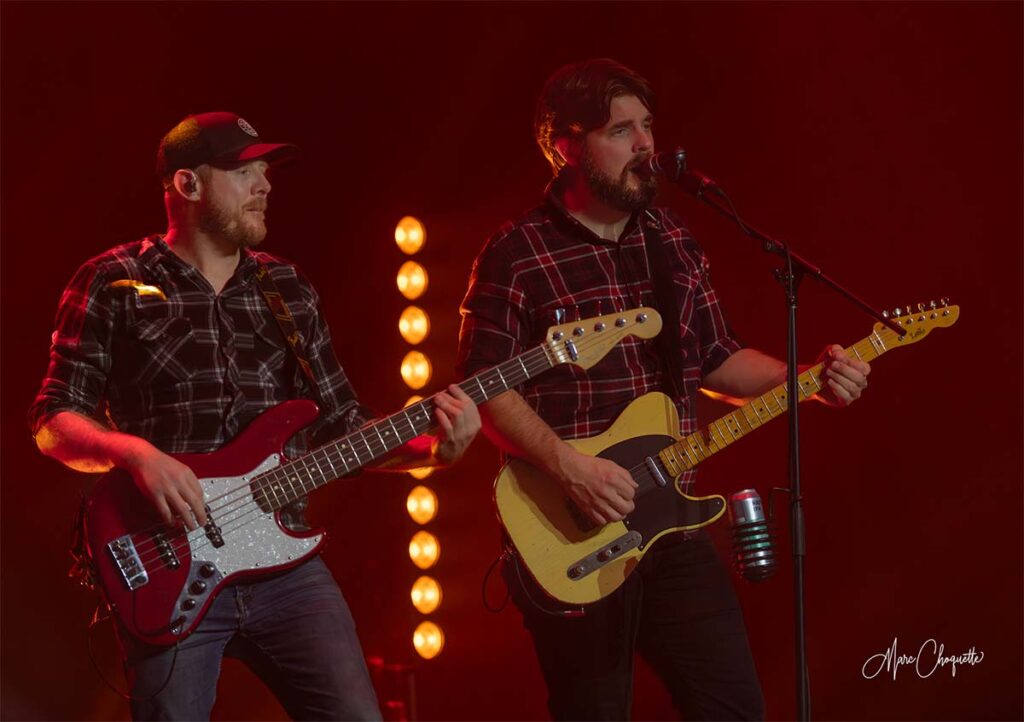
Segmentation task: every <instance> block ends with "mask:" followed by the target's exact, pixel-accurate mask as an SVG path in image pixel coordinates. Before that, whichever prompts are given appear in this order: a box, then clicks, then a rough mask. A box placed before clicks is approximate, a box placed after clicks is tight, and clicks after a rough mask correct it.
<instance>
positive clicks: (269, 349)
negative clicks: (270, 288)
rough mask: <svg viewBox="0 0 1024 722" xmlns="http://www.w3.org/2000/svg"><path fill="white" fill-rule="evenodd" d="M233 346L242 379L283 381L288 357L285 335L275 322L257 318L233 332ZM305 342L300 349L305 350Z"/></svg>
mask: <svg viewBox="0 0 1024 722" xmlns="http://www.w3.org/2000/svg"><path fill="white" fill-rule="evenodd" d="M235 347H236V348H237V349H238V351H239V355H238V361H239V366H240V370H241V371H242V374H243V377H244V379H246V380H248V381H249V382H250V383H256V384H268V383H281V381H282V379H284V378H286V376H285V374H286V373H287V369H286V365H287V362H288V354H289V353H291V351H290V350H289V348H288V346H287V345H286V341H285V339H284V333H283V332H282V331H281V328H280V327H279V326H278V325H277V322H276V321H275V320H274V319H262V318H261V319H258V320H256V321H254V322H253V324H252V327H251V328H249V329H246V330H239V331H237V332H236V333H235ZM304 347H305V345H304V339H303V340H302V341H300V348H304Z"/></svg>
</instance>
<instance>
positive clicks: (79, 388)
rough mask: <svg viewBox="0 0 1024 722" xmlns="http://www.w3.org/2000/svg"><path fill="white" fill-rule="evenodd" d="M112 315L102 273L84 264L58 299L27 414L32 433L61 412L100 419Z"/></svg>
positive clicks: (108, 364) (92, 266)
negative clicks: (43, 368)
mask: <svg viewBox="0 0 1024 722" xmlns="http://www.w3.org/2000/svg"><path fill="white" fill-rule="evenodd" d="M113 317H114V316H113V312H112V309H111V307H110V305H109V297H108V294H107V293H106V288H105V281H104V277H103V274H102V273H100V272H99V270H98V269H97V267H96V266H95V265H93V264H92V263H86V264H85V265H83V266H82V267H81V268H79V269H78V272H77V273H76V274H75V276H74V277H73V278H72V279H71V282H70V283H69V284H68V286H67V288H66V289H65V290H64V294H63V296H62V297H61V300H60V306H59V307H58V310H57V319H56V323H55V330H54V332H53V337H52V343H51V345H50V363H49V367H48V368H47V372H46V377H45V378H44V379H43V384H42V387H41V388H40V390H39V394H38V395H37V396H36V399H35V401H34V402H33V403H32V406H31V407H30V408H29V412H28V421H29V428H30V429H31V431H32V434H33V435H35V434H36V433H37V432H38V431H39V429H40V427H42V426H43V424H45V423H46V421H47V420H49V419H50V418H51V417H53V416H54V415H56V414H57V413H59V412H61V411H75V412H78V413H81V414H83V415H86V416H92V417H96V416H97V415H98V411H99V406H100V402H101V401H102V400H103V398H104V392H105V389H106V385H107V377H108V375H109V373H110V363H111V353H110V345H111V339H112V335H113V323H114V322H113Z"/></svg>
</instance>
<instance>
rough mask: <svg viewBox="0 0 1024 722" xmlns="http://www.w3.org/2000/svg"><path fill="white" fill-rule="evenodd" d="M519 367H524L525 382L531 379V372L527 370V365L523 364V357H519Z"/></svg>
mask: <svg viewBox="0 0 1024 722" xmlns="http://www.w3.org/2000/svg"><path fill="white" fill-rule="evenodd" d="M518 361H519V365H520V366H522V367H523V381H526V380H527V379H529V378H530V372H529V371H528V370H527V369H526V364H524V363H523V357H522V356H519V357H518Z"/></svg>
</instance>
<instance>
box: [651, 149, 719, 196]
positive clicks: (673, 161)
mask: <svg viewBox="0 0 1024 722" xmlns="http://www.w3.org/2000/svg"><path fill="white" fill-rule="evenodd" d="M636 173H637V174H638V175H640V176H641V177H643V178H650V177H652V176H656V175H660V176H664V177H665V178H668V179H669V180H670V181H673V182H675V183H676V184H678V185H679V187H680V188H682V189H683V190H684V191H686V192H687V193H689V194H690V195H691V196H695V197H696V198H698V199H701V198H703V197H704V194H705V193H706V192H708V191H711V192H712V193H718V192H719V190H718V184H717V183H715V182H714V181H713V180H711V179H710V178H708V177H707V176H706V175H704V174H703V173H699V172H697V171H695V170H689V169H687V167H686V151H685V150H683V149H682V148H676V149H675V150H673V151H671V152H668V153H654V154H652V155H650V156H648V158H647V160H645V161H644V162H643V163H641V164H640V165H638V166H637V167H636Z"/></svg>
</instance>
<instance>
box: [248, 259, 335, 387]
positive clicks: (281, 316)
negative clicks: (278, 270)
mask: <svg viewBox="0 0 1024 722" xmlns="http://www.w3.org/2000/svg"><path fill="white" fill-rule="evenodd" d="M256 282H257V283H258V284H259V286H260V291H261V292H262V293H263V300H265V301H266V302H267V306H268V307H269V308H270V313H271V314H272V315H273V316H274V320H275V321H277V325H278V326H279V327H280V329H281V333H282V334H283V335H284V339H285V341H287V342H288V347H289V348H290V349H291V350H292V353H293V354H294V355H295V360H296V361H298V362H299V368H300V369H302V373H303V374H304V375H305V376H306V378H307V379H308V380H309V385H310V387H312V389H313V394H314V395H315V396H316V397H317V398H318V399H319V398H320V389H319V387H318V386H317V383H316V377H315V376H313V367H312V366H310V365H309V359H307V358H306V353H305V352H304V351H303V350H302V339H301V337H300V336H299V329H298V328H296V327H295V318H294V317H293V316H292V314H291V311H289V310H288V303H287V302H286V301H285V300H284V296H282V295H281V292H280V291H279V290H278V289H277V284H276V283H274V277H273V276H272V275H271V274H270V269H269V268H268V267H267V265H266V264H265V263H261V264H260V266H259V269H258V270H257V271H256Z"/></svg>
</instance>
